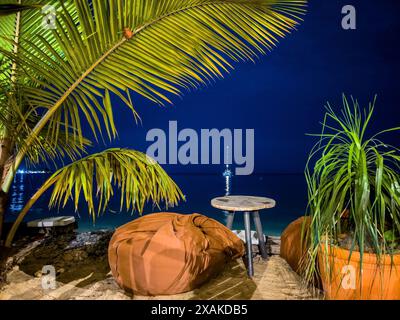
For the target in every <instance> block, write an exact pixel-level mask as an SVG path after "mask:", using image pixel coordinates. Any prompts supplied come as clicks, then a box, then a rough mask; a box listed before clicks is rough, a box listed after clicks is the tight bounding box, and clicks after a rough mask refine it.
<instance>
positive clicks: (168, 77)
mask: <svg viewBox="0 0 400 320" xmlns="http://www.w3.org/2000/svg"><path fill="white" fill-rule="evenodd" d="M306 2H307V1H306V0H179V1H177V0H157V1H156V0H146V1H144V0H110V1H103V0H93V1H86V0H85V1H82V0H76V1H74V2H73V3H74V5H75V11H73V10H68V9H66V8H63V10H62V11H61V12H59V13H58V15H57V29H56V30H54V31H53V37H54V39H55V41H56V43H57V45H58V46H59V47H60V50H59V51H57V50H54V49H52V43H51V42H50V40H48V39H46V38H45V37H43V36H41V35H38V36H37V37H34V39H30V38H24V37H23V39H22V43H21V50H20V52H22V54H21V56H20V57H19V58H20V59H21V60H24V63H25V65H26V66H27V67H26V70H28V71H29V72H27V74H29V77H30V79H31V80H32V81H34V82H35V81H36V84H37V86H36V87H34V88H27V89H26V91H25V95H26V96H27V97H28V98H29V99H30V100H31V101H32V103H34V104H36V105H37V106H40V107H42V108H44V109H45V110H46V111H47V113H46V114H45V115H44V117H43V118H42V120H41V122H40V123H38V125H37V127H36V128H35V129H34V131H33V135H32V139H34V135H35V134H37V133H38V132H40V130H42V129H43V127H44V126H45V125H46V124H47V123H50V124H49V127H56V126H57V125H59V124H60V123H67V124H68V125H72V126H73V127H75V128H79V127H80V121H81V120H80V115H84V117H85V118H86V120H87V121H88V123H89V125H90V127H91V128H92V130H93V131H94V132H95V131H97V130H99V131H100V132H101V131H102V129H104V128H105V130H106V132H107V134H108V136H109V137H113V136H115V134H116V128H115V125H114V121H113V117H112V111H113V108H112V106H111V102H110V101H111V100H110V99H109V96H110V94H115V95H117V96H118V97H119V98H120V99H122V101H123V102H124V103H125V104H126V105H128V106H129V107H130V109H131V110H132V111H133V112H134V113H135V108H134V106H133V104H132V100H131V98H130V96H129V92H130V91H134V92H136V93H138V94H140V95H143V96H144V97H146V98H148V99H149V100H151V101H153V102H155V103H158V104H163V103H165V102H170V98H169V97H168V95H169V94H175V95H179V94H180V92H181V91H183V90H187V89H190V88H196V87H198V86H199V85H202V84H205V83H207V82H209V81H211V80H214V79H216V78H219V77H221V76H222V74H223V72H224V71H225V72H226V71H228V70H229V69H230V68H231V67H232V66H231V62H232V61H240V60H253V59H254V58H255V57H256V56H257V54H264V53H266V52H267V51H269V50H272V48H273V47H274V46H275V45H276V44H277V42H278V39H279V38H282V37H284V36H285V35H286V34H287V33H289V32H290V31H291V30H293V29H295V27H296V25H297V24H298V22H299V21H300V20H301V19H300V16H301V15H302V14H304V13H305V5H306ZM71 12H73V13H71ZM75 13H76V16H74V14H75ZM38 39H39V40H38ZM25 48H29V49H25ZM43 48H45V49H46V50H42V49H43ZM3 54H4V53H3ZM60 75H63V76H62V77H61V76H60ZM55 131H57V129H55ZM28 144H29V141H28ZM23 156H24V155H23V154H20V155H19V156H18V157H17V162H19V161H21V160H22V158H23Z"/></svg>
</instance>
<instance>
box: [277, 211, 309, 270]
mask: <svg viewBox="0 0 400 320" xmlns="http://www.w3.org/2000/svg"><path fill="white" fill-rule="evenodd" d="M309 228H310V218H309V217H302V218H299V219H297V220H296V221H294V222H292V223H291V224H290V225H289V226H288V227H287V228H286V230H285V231H283V233H282V236H281V257H282V258H283V259H285V260H286V261H287V262H288V264H289V265H290V266H291V267H292V269H293V270H294V271H296V272H297V273H301V271H302V270H301V267H302V262H303V260H304V258H305V256H306V252H307V249H308V246H307V239H308V238H307V230H308V229H309ZM303 230H304V231H303ZM302 233H303V236H302ZM302 240H303V241H302Z"/></svg>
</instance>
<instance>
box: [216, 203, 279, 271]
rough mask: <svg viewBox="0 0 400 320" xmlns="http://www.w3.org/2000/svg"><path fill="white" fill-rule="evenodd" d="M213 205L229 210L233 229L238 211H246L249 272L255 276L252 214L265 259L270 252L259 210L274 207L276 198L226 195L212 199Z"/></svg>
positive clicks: (229, 225)
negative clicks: (266, 244) (267, 247)
mask: <svg viewBox="0 0 400 320" xmlns="http://www.w3.org/2000/svg"><path fill="white" fill-rule="evenodd" d="M211 205H212V206H213V207H214V208H217V209H220V210H223V211H227V212H228V220H227V225H226V226H227V227H228V228H229V229H232V226H233V220H234V218H235V213H237V212H243V213H244V227H245V234H246V255H247V259H246V260H247V273H248V275H249V276H250V277H252V276H254V268H253V252H252V242H251V226H250V215H252V216H253V221H254V225H255V227H256V231H257V235H258V239H259V240H258V241H259V245H260V251H261V256H262V258H263V259H267V258H268V253H267V249H266V246H265V241H264V232H263V228H262V224H261V219H260V214H259V211H260V210H265V209H271V208H274V207H275V205H276V202H275V200H273V199H269V198H263V197H251V196H226V197H220V198H215V199H213V200H212V201H211Z"/></svg>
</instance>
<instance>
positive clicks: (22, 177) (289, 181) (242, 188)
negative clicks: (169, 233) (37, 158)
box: [6, 173, 307, 236]
mask: <svg viewBox="0 0 400 320" xmlns="http://www.w3.org/2000/svg"><path fill="white" fill-rule="evenodd" d="M48 177H49V174H46V173H19V174H17V175H16V177H15V181H14V184H13V186H12V190H11V196H10V207H9V210H8V212H7V215H6V221H7V222H11V221H14V220H15V218H16V217H17V215H18V213H19V212H20V211H21V210H22V208H23V206H24V205H25V203H26V202H27V200H28V199H29V198H30V197H31V196H32V194H33V193H34V192H35V191H36V190H37V189H38V188H39V187H40V186H41V184H42V183H43V182H44V181H45V180H46V179H47V178H48ZM171 177H172V178H173V179H174V181H175V182H176V183H177V184H178V185H179V187H180V188H181V190H182V192H183V194H184V195H185V201H182V202H181V203H180V204H179V205H178V206H176V207H174V208H169V209H168V210H165V208H162V207H161V208H160V209H159V208H155V207H154V206H153V205H152V204H150V203H149V204H148V205H147V206H146V207H145V210H144V212H143V213H142V215H146V214H151V213H156V212H165V211H168V212H176V213H183V214H191V213H200V214H203V215H205V216H208V217H210V218H213V219H215V220H217V221H219V222H221V223H223V224H225V222H226V214H225V213H224V212H222V211H221V210H218V209H215V208H213V207H212V206H211V200H212V199H213V198H215V197H219V196H224V195H225V193H226V178H225V177H224V176H223V175H222V174H172V175H171ZM229 186H230V193H231V194H232V195H249V196H260V197H268V198H272V199H274V200H275V201H276V207H275V208H273V209H269V210H263V211H261V212H260V215H261V220H262V225H263V229H264V232H265V234H267V235H271V236H279V235H280V234H281V233H282V231H283V230H284V229H285V228H286V227H287V225H288V224H290V222H292V221H293V220H295V219H297V218H298V217H300V216H302V215H304V214H305V212H306V208H307V188H306V182H305V178H304V175H303V174H255V175H252V176H234V177H232V178H231V180H230V183H229ZM50 194H51V189H50V190H49V192H48V193H47V194H45V195H44V196H43V197H42V198H40V199H39V200H38V201H37V203H36V204H35V206H34V207H33V208H32V209H31V211H30V212H29V213H28V215H27V216H26V218H25V221H32V220H36V219H43V218H49V217H56V216H75V218H76V220H77V221H78V226H79V229H78V231H80V232H88V231H95V230H104V229H115V228H118V227H120V226H122V225H124V224H126V223H128V222H130V221H132V220H134V219H137V218H139V217H140V216H141V215H140V214H139V213H138V212H127V211H126V210H124V209H122V210H121V209H120V204H119V201H120V198H119V196H118V194H117V195H116V197H115V198H113V199H112V201H111V202H110V203H109V205H108V208H107V210H106V212H104V213H103V214H102V215H100V216H99V217H97V218H96V219H95V221H93V219H92V218H91V217H90V216H89V214H88V210H87V207H86V204H85V201H84V200H83V198H82V199H81V200H80V203H79V208H78V211H75V207H74V205H73V204H72V203H68V204H67V205H66V206H65V207H64V208H49V205H48V204H49V198H50ZM233 228H234V229H235V230H243V229H244V224H243V215H242V214H240V213H238V214H236V216H235V221H234V225H233Z"/></svg>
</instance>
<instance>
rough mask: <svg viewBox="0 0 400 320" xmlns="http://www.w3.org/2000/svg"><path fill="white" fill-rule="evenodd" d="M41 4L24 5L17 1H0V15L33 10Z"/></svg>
mask: <svg viewBox="0 0 400 320" xmlns="http://www.w3.org/2000/svg"><path fill="white" fill-rule="evenodd" d="M41 7H42V6H41V5H25V4H18V3H8V4H7V3H6V4H2V3H0V16H8V15H12V14H15V13H17V12H21V11H25V10H34V9H39V8H41Z"/></svg>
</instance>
